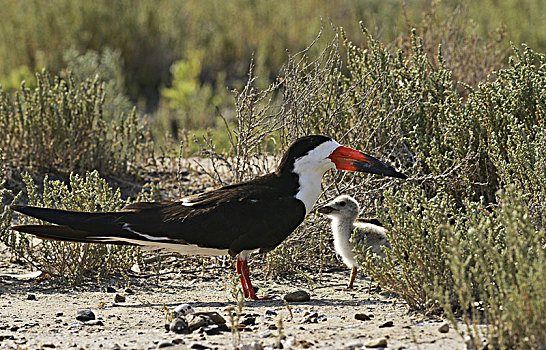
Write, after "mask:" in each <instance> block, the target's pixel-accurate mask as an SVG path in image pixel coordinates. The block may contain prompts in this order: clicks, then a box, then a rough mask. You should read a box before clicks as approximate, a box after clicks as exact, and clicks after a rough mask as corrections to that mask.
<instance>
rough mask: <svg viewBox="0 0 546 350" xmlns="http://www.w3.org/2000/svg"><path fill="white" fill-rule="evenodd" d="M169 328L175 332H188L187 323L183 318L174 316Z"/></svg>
mask: <svg viewBox="0 0 546 350" xmlns="http://www.w3.org/2000/svg"><path fill="white" fill-rule="evenodd" d="M169 330H170V331H171V332H175V333H178V334H180V333H185V334H186V333H189V329H188V323H187V322H186V320H184V319H183V318H178V317H177V318H175V319H173V320H172V321H171V324H170V325H169Z"/></svg>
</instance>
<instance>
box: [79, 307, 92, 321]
mask: <svg viewBox="0 0 546 350" xmlns="http://www.w3.org/2000/svg"><path fill="white" fill-rule="evenodd" d="M94 319H95V314H94V313H93V311H91V310H89V309H82V310H78V311H77V312H76V320H78V321H82V322H85V321H91V320H94Z"/></svg>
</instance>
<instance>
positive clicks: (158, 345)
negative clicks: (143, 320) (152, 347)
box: [157, 341, 174, 349]
mask: <svg viewBox="0 0 546 350" xmlns="http://www.w3.org/2000/svg"><path fill="white" fill-rule="evenodd" d="M171 346H174V344H173V343H171V342H170V341H162V342H161V343H159V344H157V348H158V349H161V348H168V347H171Z"/></svg>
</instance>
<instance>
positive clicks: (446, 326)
mask: <svg viewBox="0 0 546 350" xmlns="http://www.w3.org/2000/svg"><path fill="white" fill-rule="evenodd" d="M438 332H440V333H447V332H449V324H448V323H447V322H446V323H444V324H443V325H441V326H440V328H438Z"/></svg>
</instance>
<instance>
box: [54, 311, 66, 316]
mask: <svg viewBox="0 0 546 350" xmlns="http://www.w3.org/2000/svg"><path fill="white" fill-rule="evenodd" d="M63 315H64V314H63V313H62V312H57V313H56V314H55V316H57V317H61V316H63Z"/></svg>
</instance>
